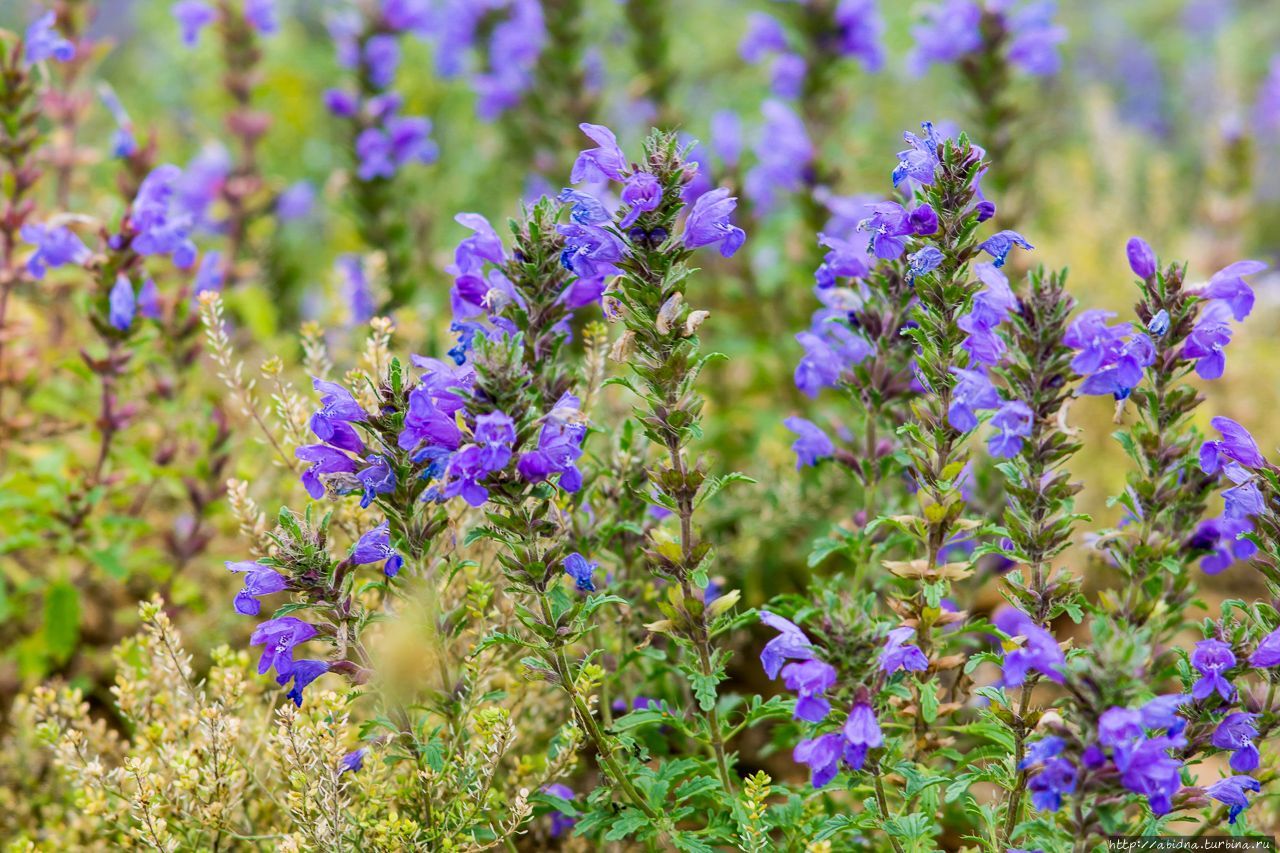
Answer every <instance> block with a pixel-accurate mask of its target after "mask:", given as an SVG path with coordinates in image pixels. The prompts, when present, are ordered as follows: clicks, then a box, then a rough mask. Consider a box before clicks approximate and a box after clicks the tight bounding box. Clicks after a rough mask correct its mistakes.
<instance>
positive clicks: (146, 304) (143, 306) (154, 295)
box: [138, 276, 162, 320]
mask: <svg viewBox="0 0 1280 853" xmlns="http://www.w3.org/2000/svg"><path fill="white" fill-rule="evenodd" d="M138 313H139V314H141V315H142V316H143V317H146V318H147V319H148V320H159V319H160V316H161V313H162V312H161V308H160V288H159V287H157V286H156V280H155V279H154V278H152V277H151V276H147V277H146V279H145V280H144V281H143V282H142V288H141V289H140V290H139V291H138Z"/></svg>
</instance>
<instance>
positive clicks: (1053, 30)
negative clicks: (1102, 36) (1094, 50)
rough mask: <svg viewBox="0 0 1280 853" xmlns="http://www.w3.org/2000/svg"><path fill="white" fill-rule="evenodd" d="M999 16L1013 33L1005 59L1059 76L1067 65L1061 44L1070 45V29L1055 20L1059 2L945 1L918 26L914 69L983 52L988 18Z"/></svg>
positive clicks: (1022, 67) (919, 70) (1038, 73)
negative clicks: (1068, 32) (984, 23)
mask: <svg viewBox="0 0 1280 853" xmlns="http://www.w3.org/2000/svg"><path fill="white" fill-rule="evenodd" d="M984 9H985V11H986V12H988V13H991V14H994V15H996V16H997V17H998V20H999V22H1000V27H1001V29H1003V30H1004V32H1005V33H1007V36H1008V46H1007V48H1006V53H1005V56H1006V58H1007V59H1008V61H1009V63H1010V64H1011V65H1013V66H1014V67H1016V68H1018V69H1020V70H1022V71H1024V72H1025V73H1027V74H1030V75H1032V76H1049V75H1052V74H1056V73H1057V72H1058V70H1059V68H1060V67H1061V65H1062V59H1061V57H1060V56H1059V54H1058V46H1059V45H1060V44H1061V43H1062V42H1064V41H1066V38H1067V31H1066V28H1064V27H1062V26H1060V25H1058V24H1057V23H1055V22H1054V14H1055V12H1056V3H1054V2H1051V0H1032V2H1028V3H1025V4H1022V5H1020V6H1018V5H1015V4H1014V3H1011V2H998V3H997V2H987V3H986V4H985V6H984V5H980V4H979V3H977V2H974V0H944V2H941V3H938V4H936V5H933V6H930V7H927V8H926V9H925V12H924V17H923V20H922V21H921V23H920V24H919V25H917V26H916V27H914V28H912V30H911V34H912V36H913V37H914V39H915V42H916V45H915V50H914V52H913V53H912V54H911V57H910V60H909V65H910V67H911V69H912V71H913V72H914V73H916V74H922V73H923V72H924V71H925V70H927V69H928V67H929V66H930V65H932V64H935V63H936V64H946V63H952V62H956V61H957V60H960V59H962V58H964V57H965V56H967V55H969V54H973V53H976V52H977V51H979V50H980V49H981V48H982V47H983V44H984V38H983V28H982V18H983V12H984Z"/></svg>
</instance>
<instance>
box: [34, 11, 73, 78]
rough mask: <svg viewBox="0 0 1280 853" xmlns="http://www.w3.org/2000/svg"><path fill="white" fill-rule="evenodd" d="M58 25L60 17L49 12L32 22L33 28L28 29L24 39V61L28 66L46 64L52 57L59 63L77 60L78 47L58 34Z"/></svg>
mask: <svg viewBox="0 0 1280 853" xmlns="http://www.w3.org/2000/svg"><path fill="white" fill-rule="evenodd" d="M57 24H58V16H57V15H56V14H55V13H54V12H52V11H49V12H45V13H44V14H43V15H41V16H40V17H38V18H36V19H35V20H34V21H32V22H31V26H29V27H27V32H26V35H24V36H23V38H22V41H23V44H25V45H26V52H25V53H24V55H23V60H24V61H25V62H26V63H27V65H35V64H36V63H37V62H44V61H45V60H46V59H49V58H50V57H52V58H53V59H56V60H58V61H59V62H70V61H71V60H72V59H74V58H75V55H76V46H75V45H74V44H72V43H71V42H70V41H68V40H67V39H65V38H64V37H63V36H62V33H60V32H58V27H57Z"/></svg>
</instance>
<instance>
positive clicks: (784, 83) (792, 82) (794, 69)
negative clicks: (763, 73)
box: [769, 53, 809, 98]
mask: <svg viewBox="0 0 1280 853" xmlns="http://www.w3.org/2000/svg"><path fill="white" fill-rule="evenodd" d="M808 70H809V64H808V63H807V62H805V61H804V57H803V56H798V55H796V54H794V53H780V54H778V55H777V56H776V57H775V58H774V60H773V67H772V68H771V69H770V70H769V90H770V91H771V92H773V94H775V95H777V96H778V97H779V98H798V97H800V93H801V92H803V91H804V78H805V74H807V73H808Z"/></svg>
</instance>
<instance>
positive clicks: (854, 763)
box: [842, 701, 884, 770]
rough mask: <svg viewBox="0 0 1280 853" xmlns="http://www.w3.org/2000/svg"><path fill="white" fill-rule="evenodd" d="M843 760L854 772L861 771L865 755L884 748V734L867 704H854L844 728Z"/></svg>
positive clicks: (861, 702) (872, 710) (873, 712)
mask: <svg viewBox="0 0 1280 853" xmlns="http://www.w3.org/2000/svg"><path fill="white" fill-rule="evenodd" d="M842 733H843V734H844V760H845V763H846V764H848V765H849V766H850V767H852V768H853V769H854V770H861V769H862V764H863V762H865V761H866V759H867V753H868V752H870V751H871V750H873V749H878V748H880V747H881V746H884V733H883V732H881V731H880V722H879V720H877V719H876V712H875V710H874V709H873V708H872V707H871V705H870V704H869V703H867V702H864V701H860V702H856V703H854V706H853V708H852V709H851V710H850V711H849V719H847V720H845V723H844V728H843V729H842Z"/></svg>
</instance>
